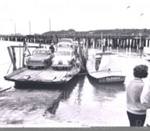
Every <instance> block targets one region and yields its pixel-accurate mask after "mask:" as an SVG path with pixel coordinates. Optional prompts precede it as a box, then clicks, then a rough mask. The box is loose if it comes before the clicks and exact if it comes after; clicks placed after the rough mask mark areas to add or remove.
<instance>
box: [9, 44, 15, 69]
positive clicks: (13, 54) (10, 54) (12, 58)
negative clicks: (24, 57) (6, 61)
mask: <svg viewBox="0 0 150 131" xmlns="http://www.w3.org/2000/svg"><path fill="white" fill-rule="evenodd" d="M7 49H8V53H9V56H10V59H11V62H12V64H13V71H15V70H16V69H17V67H16V56H15V51H14V48H13V47H11V48H10V47H7ZM11 49H12V51H11ZM12 52H13V53H12Z"/></svg>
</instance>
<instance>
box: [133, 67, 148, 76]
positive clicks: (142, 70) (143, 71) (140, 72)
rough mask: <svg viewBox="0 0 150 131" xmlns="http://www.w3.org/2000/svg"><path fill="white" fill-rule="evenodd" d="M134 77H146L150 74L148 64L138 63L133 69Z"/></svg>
mask: <svg viewBox="0 0 150 131" xmlns="http://www.w3.org/2000/svg"><path fill="white" fill-rule="evenodd" d="M133 75H134V77H138V78H146V77H147V75H148V66H147V65H137V66H135V67H134V69H133Z"/></svg>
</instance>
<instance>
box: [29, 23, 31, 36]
mask: <svg viewBox="0 0 150 131" xmlns="http://www.w3.org/2000/svg"><path fill="white" fill-rule="evenodd" d="M29 34H30V35H31V22H30V21H29Z"/></svg>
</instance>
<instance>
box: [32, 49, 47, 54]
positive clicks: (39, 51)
mask: <svg viewBox="0 0 150 131" xmlns="http://www.w3.org/2000/svg"><path fill="white" fill-rule="evenodd" d="M49 54H50V52H49V51H47V50H34V51H33V55H49Z"/></svg>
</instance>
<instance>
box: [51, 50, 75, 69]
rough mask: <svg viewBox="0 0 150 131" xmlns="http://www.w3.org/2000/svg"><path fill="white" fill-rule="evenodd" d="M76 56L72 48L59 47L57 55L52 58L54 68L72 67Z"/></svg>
mask: <svg viewBox="0 0 150 131" xmlns="http://www.w3.org/2000/svg"><path fill="white" fill-rule="evenodd" d="M75 61H76V56H75V54H74V51H73V50H71V49H59V50H57V52H56V53H55V57H54V58H53V60H52V65H51V66H52V68H53V69H71V68H72V66H73V65H74V64H75Z"/></svg>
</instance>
